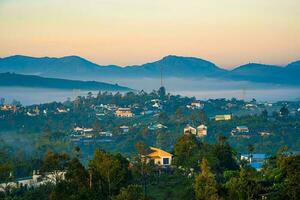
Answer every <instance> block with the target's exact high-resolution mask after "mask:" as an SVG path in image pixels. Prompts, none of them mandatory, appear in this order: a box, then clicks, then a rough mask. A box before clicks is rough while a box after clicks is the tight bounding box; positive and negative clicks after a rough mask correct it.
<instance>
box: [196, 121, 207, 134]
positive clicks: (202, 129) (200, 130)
mask: <svg viewBox="0 0 300 200" xmlns="http://www.w3.org/2000/svg"><path fill="white" fill-rule="evenodd" d="M197 132H198V134H197V135H198V136H199V137H204V136H206V135H207V126H205V125H204V124H201V125H200V126H198V127H197Z"/></svg>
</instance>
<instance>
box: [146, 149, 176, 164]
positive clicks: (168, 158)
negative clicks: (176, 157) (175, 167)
mask: <svg viewBox="0 0 300 200" xmlns="http://www.w3.org/2000/svg"><path fill="white" fill-rule="evenodd" d="M141 156H142V158H143V159H145V160H146V162H149V161H153V162H154V164H156V165H159V166H169V165H171V164H172V156H173V155H172V154H170V153H168V152H166V151H164V150H162V149H159V148H155V147H150V148H149V149H148V150H147V151H146V152H144V153H143V154H142V155H141Z"/></svg>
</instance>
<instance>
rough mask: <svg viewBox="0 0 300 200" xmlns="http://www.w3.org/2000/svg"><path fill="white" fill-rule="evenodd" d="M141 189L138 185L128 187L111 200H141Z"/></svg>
mask: <svg viewBox="0 0 300 200" xmlns="http://www.w3.org/2000/svg"><path fill="white" fill-rule="evenodd" d="M142 199H144V198H143V192H142V187H141V186H139V185H128V186H127V187H126V188H122V189H121V192H120V194H118V195H116V196H114V197H113V198H112V200H142Z"/></svg>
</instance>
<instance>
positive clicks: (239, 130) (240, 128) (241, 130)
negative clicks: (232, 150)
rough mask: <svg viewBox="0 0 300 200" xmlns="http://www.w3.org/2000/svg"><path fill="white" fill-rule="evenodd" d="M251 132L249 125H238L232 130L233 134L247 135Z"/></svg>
mask: <svg viewBox="0 0 300 200" xmlns="http://www.w3.org/2000/svg"><path fill="white" fill-rule="evenodd" d="M248 133H249V128H248V127H247V126H237V127H236V128H235V129H233V130H232V131H231V135H232V136H234V135H245V134H246V135H247V134H248Z"/></svg>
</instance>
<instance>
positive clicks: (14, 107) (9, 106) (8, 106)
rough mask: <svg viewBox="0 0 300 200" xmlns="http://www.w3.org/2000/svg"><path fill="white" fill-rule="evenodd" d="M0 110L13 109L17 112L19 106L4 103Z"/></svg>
mask: <svg viewBox="0 0 300 200" xmlns="http://www.w3.org/2000/svg"><path fill="white" fill-rule="evenodd" d="M0 110H2V111H13V112H16V111H17V106H16V105H9V104H5V105H2V106H1V107H0Z"/></svg>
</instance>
